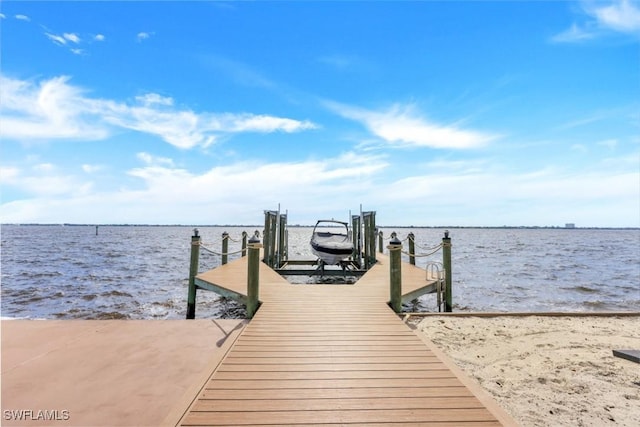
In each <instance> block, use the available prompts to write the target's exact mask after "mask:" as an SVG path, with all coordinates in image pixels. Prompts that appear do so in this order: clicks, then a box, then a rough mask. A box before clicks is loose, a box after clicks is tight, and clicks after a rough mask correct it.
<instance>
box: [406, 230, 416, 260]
mask: <svg viewBox="0 0 640 427" xmlns="http://www.w3.org/2000/svg"><path fill="white" fill-rule="evenodd" d="M407 237H408V238H409V264H411V265H416V236H415V235H414V234H413V233H409V235H408V236H407Z"/></svg>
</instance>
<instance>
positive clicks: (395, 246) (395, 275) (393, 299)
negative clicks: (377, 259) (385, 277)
mask: <svg viewBox="0 0 640 427" xmlns="http://www.w3.org/2000/svg"><path fill="white" fill-rule="evenodd" d="M387 249H389V293H390V299H389V305H390V306H391V308H392V309H393V311H395V312H396V313H400V312H401V311H402V268H401V265H402V264H401V259H402V242H401V241H400V239H398V237H397V236H396V234H395V233H392V234H391V240H390V241H389V246H387Z"/></svg>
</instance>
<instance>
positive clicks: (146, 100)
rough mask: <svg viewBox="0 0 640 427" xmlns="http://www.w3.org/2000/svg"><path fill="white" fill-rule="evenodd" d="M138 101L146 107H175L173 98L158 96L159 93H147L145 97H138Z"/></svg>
mask: <svg viewBox="0 0 640 427" xmlns="http://www.w3.org/2000/svg"><path fill="white" fill-rule="evenodd" d="M136 101H138V102H139V103H140V104H142V105H144V106H145V107H149V106H151V105H154V104H155V105H168V106H171V105H173V98H171V97H167V96H162V95H158V94H157V93H146V94H144V95H140V96H136Z"/></svg>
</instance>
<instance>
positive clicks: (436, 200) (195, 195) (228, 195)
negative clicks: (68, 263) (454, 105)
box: [0, 153, 640, 226]
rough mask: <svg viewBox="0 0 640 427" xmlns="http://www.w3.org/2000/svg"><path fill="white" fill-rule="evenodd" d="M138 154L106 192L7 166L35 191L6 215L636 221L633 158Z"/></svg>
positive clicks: (8, 206) (13, 177)
mask: <svg viewBox="0 0 640 427" xmlns="http://www.w3.org/2000/svg"><path fill="white" fill-rule="evenodd" d="M138 157H139V158H140V159H141V160H143V161H144V162H145V164H144V166H142V167H139V168H135V169H132V170H130V171H129V172H128V174H129V176H130V177H132V178H134V179H137V180H139V181H140V184H141V186H139V187H138V188H136V189H131V188H118V189H117V190H114V191H109V192H101V193H97V192H95V191H93V190H92V187H91V183H90V182H86V181H84V180H82V179H79V178H77V177H73V176H68V175H64V174H60V175H59V176H57V175H56V172H57V170H58V169H57V168H55V167H53V168H51V169H50V170H48V171H47V170H44V171H38V170H34V169H31V170H30V171H21V170H18V169H16V168H5V169H3V170H1V171H0V175H1V176H2V179H3V185H14V186H18V185H19V186H21V188H25V189H27V190H30V191H32V195H31V197H30V198H26V199H23V200H20V201H14V202H9V203H5V204H3V205H2V207H1V210H2V212H3V221H5V222H90V223H95V222H108V223H118V222H120V223H135V222H138V223H149V222H154V221H158V222H162V223H183V224H196V223H230V224H234V223H235V224H238V223H245V224H256V223H259V222H260V220H261V215H262V210H263V209H269V208H271V207H275V206H277V204H278V203H282V206H283V208H284V209H288V210H289V213H290V219H291V222H292V223H296V222H299V223H312V222H313V221H314V220H315V219H317V218H319V217H323V216H328V217H331V216H336V215H340V214H341V213H344V215H345V217H346V210H347V209H357V208H358V205H359V204H360V203H362V204H364V206H365V208H366V209H374V210H377V211H378V213H379V224H382V225H390V224H392V223H398V222H399V221H400V222H401V223H403V224H405V225H409V224H416V225H419V224H424V225H504V224H506V225H563V224H564V223H565V222H576V223H577V224H578V225H579V226H640V223H639V221H640V217H639V215H638V214H639V213H640V212H639V210H640V207H639V206H638V194H640V180H638V173H637V156H636V157H635V159H633V162H632V163H631V164H629V168H630V169H627V170H625V169H624V168H619V169H612V168H611V167H606V165H604V164H603V166H602V168H601V169H600V170H591V171H586V172H576V173H568V172H566V171H565V170H563V169H562V168H546V169H543V170H529V171H523V172H509V171H499V170H492V169H491V168H490V167H485V168H481V169H479V168H476V167H468V165H464V164H458V165H456V167H457V169H456V173H455V174H452V173H450V171H449V170H450V169H451V168H450V167H448V166H447V165H445V164H444V161H441V165H440V166H441V167H440V169H441V170H430V171H428V172H425V173H422V174H418V175H408V176H404V177H402V178H399V179H396V180H395V181H393V180H392V181H388V180H387V179H385V180H382V178H383V176H382V173H383V172H385V171H386V170H387V169H388V168H389V164H388V163H387V161H386V160H385V158H383V157H376V156H363V155H362V154H361V153H346V154H343V155H341V156H337V157H333V158H327V159H322V160H307V161H301V162H275V163H263V162H256V161H244V162H240V163H234V164H228V165H225V166H216V167H213V168H211V169H209V170H207V171H204V172H202V173H194V172H191V171H188V170H186V169H182V168H176V167H174V166H172V165H169V162H165V164H164V165H163V164H161V163H162V162H163V160H162V159H163V158H160V157H155V156H153V155H151V154H148V153H141V154H139V155H138ZM614 165H617V166H619V165H620V162H615V164H614ZM634 165H635V166H634ZM471 166H473V165H471ZM633 167H635V168H636V170H635V171H634V169H633ZM45 169H46V168H45ZM414 171H416V172H417V169H415V170H414ZM27 172H29V173H27ZM5 180H6V181H7V183H5ZM76 188H77V189H79V190H77V191H76ZM274 188H278V189H286V191H278V192H274V191H273V189H274ZM585 188H586V189H588V191H585ZM149 212H153V213H154V216H153V217H149Z"/></svg>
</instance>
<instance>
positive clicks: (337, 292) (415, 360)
mask: <svg viewBox="0 0 640 427" xmlns="http://www.w3.org/2000/svg"><path fill="white" fill-rule="evenodd" d="M377 258H378V263H377V264H376V265H374V266H373V267H372V268H371V269H370V270H369V271H368V272H367V273H366V274H365V275H364V276H363V277H362V278H361V279H360V280H358V281H357V282H356V283H355V284H353V285H293V284H290V283H288V282H287V281H286V280H285V279H283V278H282V277H281V276H280V275H278V274H277V273H276V272H274V271H273V270H272V269H271V268H269V267H268V266H266V265H264V264H263V263H260V264H261V265H260V301H261V306H260V309H259V310H258V312H257V313H256V315H255V316H254V318H253V319H252V320H251V322H250V323H249V325H248V326H247V327H246V328H245V329H244V330H243V332H242V333H241V334H240V336H239V337H238V339H237V340H236V341H235V344H234V345H233V347H232V348H231V349H230V350H229V352H228V353H227V354H226V357H225V358H224V359H223V361H222V362H221V363H220V364H219V365H218V366H217V368H216V369H215V370H214V371H213V373H212V374H211V376H210V378H209V379H208V380H207V381H206V383H205V384H204V386H203V387H202V389H201V390H200V392H199V393H198V395H197V397H196V398H195V399H194V401H193V402H192V404H191V405H190V407H189V408H188V410H187V411H186V412H185V413H184V415H183V416H182V418H181V419H180V421H179V422H178V424H179V425H182V426H204V425H207V426H218V425H227V426H242V425H277V426H285V425H350V426H358V425H361V426H365V425H366V426H382V425H385V426H386V425H391V424H396V425H428V426H460V425H464V426H485V427H487V426H500V425H516V423H515V422H514V421H513V419H511V418H510V417H509V416H508V415H507V414H506V413H505V412H504V411H503V410H502V409H501V408H500V407H498V406H497V404H495V402H494V401H493V400H492V399H491V398H489V397H488V395H486V394H485V393H484V392H483V391H482V390H481V389H480V388H479V386H477V385H476V384H475V383H474V382H472V381H471V380H469V379H468V378H467V377H466V376H465V375H464V374H463V373H462V372H461V371H460V370H459V369H457V368H456V367H455V365H453V364H452V363H451V362H450V361H449V360H448V359H447V358H446V357H445V356H444V355H443V354H442V353H441V352H440V351H439V350H437V349H436V348H435V347H434V346H433V345H432V344H430V343H429V342H428V341H425V339H424V338H423V337H421V336H420V335H418V334H416V333H414V331H413V330H411V329H410V328H409V327H408V326H407V325H406V324H405V323H403V322H402V320H401V319H400V318H399V316H398V315H397V314H396V313H394V312H393V311H392V310H391V308H390V307H389V306H388V304H387V302H388V301H389V259H388V258H387V257H386V256H384V255H381V254H378V256H377ZM402 279H403V280H402V291H403V292H402V293H403V295H404V296H406V297H407V298H409V297H410V296H411V295H413V294H415V292H416V291H417V290H420V289H422V291H424V290H425V289H424V288H425V287H428V286H433V281H430V280H427V278H426V277H425V271H424V270H421V269H418V268H416V267H413V266H411V265H409V264H406V263H403V265H402ZM196 281H197V283H198V286H200V287H204V288H207V289H211V290H216V291H218V292H221V293H223V294H225V293H226V294H227V295H232V296H235V297H239V298H240V299H241V298H242V295H244V293H246V283H247V261H246V258H240V259H238V260H236V261H233V262H231V263H229V264H226V265H223V266H221V267H218V268H216V269H214V270H211V271H209V272H205V273H202V274H200V275H198V276H197V278H196Z"/></svg>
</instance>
